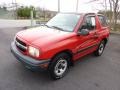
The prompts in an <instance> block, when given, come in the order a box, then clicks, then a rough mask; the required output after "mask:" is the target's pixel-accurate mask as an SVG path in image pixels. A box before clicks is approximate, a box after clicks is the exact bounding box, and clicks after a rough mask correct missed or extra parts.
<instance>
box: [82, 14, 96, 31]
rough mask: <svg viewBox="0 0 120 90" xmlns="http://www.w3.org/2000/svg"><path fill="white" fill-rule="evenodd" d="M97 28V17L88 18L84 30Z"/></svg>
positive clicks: (85, 20) (83, 26)
mask: <svg viewBox="0 0 120 90" xmlns="http://www.w3.org/2000/svg"><path fill="white" fill-rule="evenodd" d="M95 27H96V21H95V16H86V17H85V19H84V23H83V25H82V29H88V30H94V29H95Z"/></svg>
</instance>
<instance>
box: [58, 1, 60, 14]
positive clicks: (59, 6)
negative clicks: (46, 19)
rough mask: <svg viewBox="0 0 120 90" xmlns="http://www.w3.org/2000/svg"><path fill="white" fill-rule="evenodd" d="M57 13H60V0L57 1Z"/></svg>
mask: <svg viewBox="0 0 120 90" xmlns="http://www.w3.org/2000/svg"><path fill="white" fill-rule="evenodd" d="M58 12H60V0H58Z"/></svg>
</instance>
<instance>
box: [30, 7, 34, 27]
mask: <svg viewBox="0 0 120 90" xmlns="http://www.w3.org/2000/svg"><path fill="white" fill-rule="evenodd" d="M30 16H31V27H33V8H32V10H31V12H30Z"/></svg>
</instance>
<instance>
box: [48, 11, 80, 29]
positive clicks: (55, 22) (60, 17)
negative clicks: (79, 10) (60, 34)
mask: <svg viewBox="0 0 120 90" xmlns="http://www.w3.org/2000/svg"><path fill="white" fill-rule="evenodd" d="M79 18H80V15H77V14H61V13H59V14H57V15H56V16H55V17H53V18H52V19H51V20H50V21H48V23H47V24H46V25H47V26H49V27H53V28H57V29H60V30H64V31H73V30H74V28H75V26H76V24H77V22H78V20H79Z"/></svg>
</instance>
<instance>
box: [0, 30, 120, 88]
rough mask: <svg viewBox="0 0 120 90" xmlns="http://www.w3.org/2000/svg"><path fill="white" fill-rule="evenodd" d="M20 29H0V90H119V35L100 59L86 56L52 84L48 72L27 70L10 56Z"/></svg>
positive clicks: (114, 37)
mask: <svg viewBox="0 0 120 90" xmlns="http://www.w3.org/2000/svg"><path fill="white" fill-rule="evenodd" d="M19 29H20V28H19ZM19 29H0V90H120V35H115V34H114V35H111V36H110V40H109V43H108V44H107V47H106V49H105V51H104V53H103V55H102V56H101V57H94V56H93V55H88V56H86V57H84V58H82V59H80V61H77V62H76V63H75V66H74V67H72V68H71V69H70V71H69V72H68V74H67V75H66V76H65V77H64V78H62V79H60V80H57V81H53V80H51V79H50V77H49V75H48V73H47V72H31V71H29V70H27V69H26V68H24V67H23V65H21V63H20V62H18V61H17V60H16V59H15V58H14V57H13V55H12V54H11V52H10V43H11V41H12V40H13V37H14V35H15V33H16V32H18V31H19Z"/></svg>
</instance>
